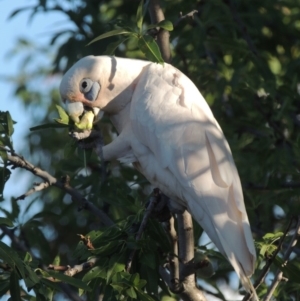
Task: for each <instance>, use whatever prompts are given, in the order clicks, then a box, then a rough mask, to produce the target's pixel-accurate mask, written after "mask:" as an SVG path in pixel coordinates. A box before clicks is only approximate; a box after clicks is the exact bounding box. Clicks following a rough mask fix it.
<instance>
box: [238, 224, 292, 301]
mask: <svg viewBox="0 0 300 301" xmlns="http://www.w3.org/2000/svg"><path fill="white" fill-rule="evenodd" d="M293 221H294V218H292V219H291V220H290V222H289V224H288V226H287V228H286V229H285V231H284V233H283V235H282V237H281V238H280V240H279V243H278V246H277V249H276V250H275V251H274V253H273V254H272V257H271V258H270V259H268V261H267V262H266V264H265V266H264V267H263V269H262V271H261V273H260V275H259V276H258V278H257V279H256V281H255V282H254V285H253V286H254V288H255V289H257V288H258V287H259V286H260V285H261V284H262V283H263V282H264V280H265V278H266V276H267V274H268V272H269V271H270V267H271V265H272V264H273V262H274V260H275V258H276V256H277V254H278V253H279V251H280V250H281V248H282V245H283V242H284V240H285V238H286V236H287V234H288V233H289V231H290V229H291V227H292V225H293ZM251 296H252V295H250V294H249V293H247V294H246V295H245V297H244V298H243V300H242V301H248V300H250V299H251Z"/></svg>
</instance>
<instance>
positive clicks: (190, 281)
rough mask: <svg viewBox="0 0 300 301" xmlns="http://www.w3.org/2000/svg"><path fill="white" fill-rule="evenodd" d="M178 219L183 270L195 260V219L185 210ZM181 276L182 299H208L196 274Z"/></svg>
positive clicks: (181, 267)
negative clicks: (200, 288) (197, 282)
mask: <svg viewBox="0 0 300 301" xmlns="http://www.w3.org/2000/svg"><path fill="white" fill-rule="evenodd" d="M177 221H178V237H179V260H180V270H181V271H182V270H183V267H184V265H186V264H189V263H190V262H192V261H193V260H194V231H193V220H192V216H191V215H190V213H189V212H188V211H187V210H185V211H184V212H183V213H179V214H177ZM180 276H181V279H180V281H181V282H182V284H183V287H184V290H183V291H182V292H181V293H180V297H181V298H182V300H184V301H190V300H197V301H206V298H205V296H204V295H203V293H202V292H201V291H200V290H199V289H198V288H197V286H196V281H195V274H191V275H189V276H184V278H182V277H183V275H180Z"/></svg>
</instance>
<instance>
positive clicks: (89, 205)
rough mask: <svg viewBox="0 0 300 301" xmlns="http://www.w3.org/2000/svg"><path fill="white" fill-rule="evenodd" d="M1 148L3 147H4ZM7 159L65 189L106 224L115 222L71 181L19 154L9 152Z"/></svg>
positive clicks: (52, 184)
mask: <svg viewBox="0 0 300 301" xmlns="http://www.w3.org/2000/svg"><path fill="white" fill-rule="evenodd" d="M0 148H1V149H3V148H2V147H0ZM7 159H8V161H9V162H10V163H11V164H12V165H13V166H14V167H20V168H23V169H26V170H28V171H29V172H31V173H32V174H34V175H36V176H37V177H39V178H41V179H43V180H44V181H45V182H46V183H48V185H49V186H55V187H58V188H60V189H62V190H63V191H65V192H66V193H68V194H69V195H70V196H71V197H72V199H75V200H77V201H78V202H79V203H80V205H81V207H82V208H83V209H86V210H89V211H90V212H91V213H93V214H94V215H95V216H97V217H98V218H99V219H100V220H101V222H102V223H103V224H104V225H106V226H112V225H114V222H113V221H112V220H111V219H110V218H109V217H108V216H107V215H106V213H104V212H103V211H102V210H100V209H99V208H97V207H96V206H95V205H94V204H93V203H91V202H89V201H88V200H87V199H86V198H85V197H84V196H83V195H82V194H81V193H80V192H78V191H77V190H76V189H74V188H72V187H71V186H70V185H69V182H66V181H61V180H58V179H57V178H55V177H53V176H52V175H51V174H49V173H48V172H46V171H44V170H42V169H40V168H39V167H36V166H34V165H33V164H31V163H30V162H28V161H27V160H25V159H24V158H23V157H21V156H19V155H17V154H13V155H10V154H9V153H7Z"/></svg>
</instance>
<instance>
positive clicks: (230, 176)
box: [60, 56, 256, 293]
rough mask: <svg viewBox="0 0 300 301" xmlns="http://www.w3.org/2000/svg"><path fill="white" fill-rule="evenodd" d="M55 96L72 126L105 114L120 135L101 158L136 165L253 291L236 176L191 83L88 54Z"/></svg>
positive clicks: (160, 69) (148, 65)
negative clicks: (190, 219) (190, 218)
mask: <svg viewBox="0 0 300 301" xmlns="http://www.w3.org/2000/svg"><path fill="white" fill-rule="evenodd" d="M60 93H61V97H62V99H63V101H64V102H65V103H66V106H67V110H68V112H69V114H70V117H71V118H72V119H73V120H74V121H75V122H76V123H80V117H81V116H85V113H84V112H91V111H92V112H93V113H94V115H95V116H96V118H97V116H98V115H100V114H101V112H105V113H107V114H108V115H109V116H110V119H111V122H112V123H113V125H114V126H115V128H116V130H117V131H118V133H119V136H118V137H117V138H116V139H114V140H113V141H112V142H111V143H110V144H108V145H105V146H104V147H103V158H104V160H106V161H109V160H112V159H118V160H119V161H121V162H132V163H134V166H135V167H136V168H137V169H138V170H139V171H140V172H141V173H142V174H143V175H144V176H145V177H146V178H147V179H148V180H149V182H150V183H151V184H152V185H153V186H154V187H158V188H159V189H160V190H161V191H162V192H163V193H164V194H166V195H167V196H168V197H169V198H171V199H172V200H173V201H174V202H178V203H180V205H184V206H185V207H186V208H187V209H188V211H189V212H190V213H191V214H192V216H193V217H194V218H195V220H196V221H197V222H198V223H199V224H200V225H201V226H202V228H203V229H204V230H205V232H206V233H207V234H208V236H209V237H210V239H211V240H212V242H213V243H214V244H215V245H216V246H217V248H218V249H219V251H220V252H221V253H222V254H223V255H224V256H225V257H227V258H228V260H229V261H230V263H231V264H232V266H233V268H234V269H235V271H236V272H237V274H238V276H239V277H240V279H241V281H242V283H243V285H244V286H245V288H246V289H247V290H249V291H250V290H251V291H252V292H253V286H252V284H251V282H250V280H249V277H250V276H251V275H252V274H253V271H254V265H255V260H256V254H255V248H254V244H253V238H252V234H251V230H250V226H249V221H248V216H247V213H246V210H245V205H244V200H243V193H242V187H241V183H240V179H239V175H238V172H237V169H236V167H235V164H234V161H233V158H232V154H231V151H230V148H229V145H228V143H227V141H226V139H225V137H224V134H223V132H222V130H221V128H220V126H219V124H218V123H217V121H216V119H215V118H214V116H213V114H212V112H211V110H210V108H209V106H208V104H207V103H206V101H205V99H204V98H203V96H202V95H201V93H200V92H199V91H198V89H197V88H196V86H195V85H194V84H193V82H192V81H191V80H190V79H189V78H188V77H186V76H185V75H184V74H183V73H182V72H180V71H179V70H178V69H176V68H175V67H173V66H171V65H169V64H166V63H165V64H164V65H160V64H156V63H152V62H148V61H142V60H134V59H124V58H117V57H111V56H87V57H85V58H83V59H81V60H79V61H78V62H77V63H76V64H75V65H74V66H73V67H72V68H71V69H70V70H69V71H68V72H67V73H66V74H65V75H64V77H63V79H62V82H61V85H60ZM85 119H87V118H85ZM87 128H91V126H90V125H89V126H88V127H87ZM253 293H254V292H253Z"/></svg>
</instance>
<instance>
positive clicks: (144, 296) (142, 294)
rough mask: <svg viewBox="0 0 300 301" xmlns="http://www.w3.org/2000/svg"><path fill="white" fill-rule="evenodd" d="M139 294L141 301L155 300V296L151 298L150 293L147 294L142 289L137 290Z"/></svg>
mask: <svg viewBox="0 0 300 301" xmlns="http://www.w3.org/2000/svg"><path fill="white" fill-rule="evenodd" d="M137 293H138V296H139V300H140V301H154V299H153V298H151V297H150V296H149V295H147V294H146V293H145V292H143V291H142V290H137Z"/></svg>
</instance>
